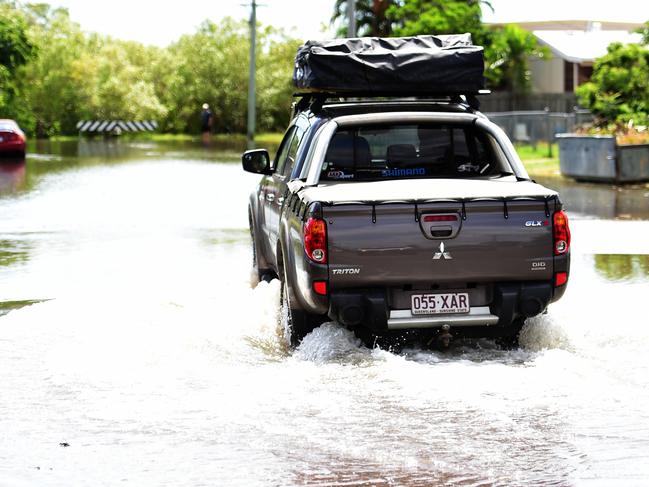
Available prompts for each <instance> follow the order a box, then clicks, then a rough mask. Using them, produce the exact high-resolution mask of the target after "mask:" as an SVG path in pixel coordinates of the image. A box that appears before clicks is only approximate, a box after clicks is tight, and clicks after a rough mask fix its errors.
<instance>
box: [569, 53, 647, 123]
mask: <svg viewBox="0 0 649 487" xmlns="http://www.w3.org/2000/svg"><path fill="white" fill-rule="evenodd" d="M577 95H578V96H579V101H580V103H581V104H582V105H583V106H584V107H586V108H588V109H589V110H590V111H591V112H592V113H593V114H594V115H595V116H596V117H597V125H600V126H605V125H626V126H629V125H635V126H647V125H649V49H648V48H647V47H645V46H641V45H638V44H627V45H622V44H620V43H614V44H611V45H610V46H609V47H608V52H607V54H606V55H604V56H603V57H601V58H599V59H598V60H597V61H596V62H595V65H594V68H593V76H592V78H591V80H590V82H588V83H585V84H583V85H581V86H580V87H579V88H577Z"/></svg>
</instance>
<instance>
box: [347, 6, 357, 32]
mask: <svg viewBox="0 0 649 487" xmlns="http://www.w3.org/2000/svg"><path fill="white" fill-rule="evenodd" d="M347 37H356V0H347Z"/></svg>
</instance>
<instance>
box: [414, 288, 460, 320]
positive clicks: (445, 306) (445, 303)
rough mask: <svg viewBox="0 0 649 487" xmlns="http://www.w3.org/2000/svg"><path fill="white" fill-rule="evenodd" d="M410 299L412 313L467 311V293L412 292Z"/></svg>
mask: <svg viewBox="0 0 649 487" xmlns="http://www.w3.org/2000/svg"><path fill="white" fill-rule="evenodd" d="M410 298H411V301H410V312H411V313H412V314H413V315H436V314H452V313H468V312H469V311H471V308H470V307H469V294H468V293H448V294H413V295H412V296H411V297H410Z"/></svg>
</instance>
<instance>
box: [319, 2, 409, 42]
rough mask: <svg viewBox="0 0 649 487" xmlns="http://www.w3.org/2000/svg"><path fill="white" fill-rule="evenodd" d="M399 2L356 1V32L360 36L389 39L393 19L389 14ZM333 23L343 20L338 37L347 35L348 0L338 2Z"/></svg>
mask: <svg viewBox="0 0 649 487" xmlns="http://www.w3.org/2000/svg"><path fill="white" fill-rule="evenodd" d="M396 3H397V0H356V10H355V15H356V32H357V34H358V35H359V36H377V37H389V36H390V35H391V34H392V19H390V18H388V16H387V12H388V10H389V9H390V8H391V7H392V6H393V5H396ZM331 20H332V22H335V21H337V20H342V27H341V28H340V30H339V32H338V35H340V36H343V37H344V36H346V35H347V25H348V21H347V0H336V4H335V6H334V15H333V17H332V18H331Z"/></svg>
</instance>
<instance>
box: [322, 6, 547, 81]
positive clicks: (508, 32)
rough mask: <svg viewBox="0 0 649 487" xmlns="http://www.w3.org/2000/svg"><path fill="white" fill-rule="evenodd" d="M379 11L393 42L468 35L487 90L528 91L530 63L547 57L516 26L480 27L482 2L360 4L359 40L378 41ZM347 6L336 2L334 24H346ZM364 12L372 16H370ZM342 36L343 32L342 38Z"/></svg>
mask: <svg viewBox="0 0 649 487" xmlns="http://www.w3.org/2000/svg"><path fill="white" fill-rule="evenodd" d="M377 4H380V5H381V8H382V10H381V14H382V17H380V19H381V24H380V25H385V26H387V27H384V31H385V32H387V33H388V34H389V33H394V34H395V35H397V36H414V35H422V34H434V35H437V34H459V33H464V32H469V33H470V34H471V35H472V36H473V40H474V42H475V43H476V44H479V45H482V46H484V47H485V65H486V69H485V76H486V78H487V82H488V87H489V88H492V89H501V90H509V91H512V92H515V93H524V92H526V91H528V90H529V89H530V74H529V61H528V60H529V58H530V57H534V56H537V57H550V51H549V49H547V48H545V47H541V46H540V45H539V44H538V43H537V41H536V38H535V37H534V36H533V35H532V34H531V33H529V32H527V31H525V30H523V29H521V28H520V27H517V26H515V25H507V26H505V27H490V26H485V25H484V24H483V23H482V8H483V7H487V8H491V4H490V2H488V1H484V0H390V1H387V0H383V1H378V2H377V1H371V0H362V1H361V0H358V1H357V23H358V26H359V32H360V34H361V35H376V34H375V32H376V30H375V28H374V24H373V23H372V22H373V20H374V21H375V20H376V18H379V17H376V18H375V19H372V15H371V12H372V7H374V8H375V9H376V5H377ZM346 6H347V2H346V0H338V1H337V2H336V6H335V10H334V16H333V19H332V20H336V19H338V18H344V16H345V13H346V8H347V7H346ZM368 12H369V13H370V14H369V15H367V14H368ZM340 34H341V35H343V36H344V35H345V32H344V31H341V32H340Z"/></svg>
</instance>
